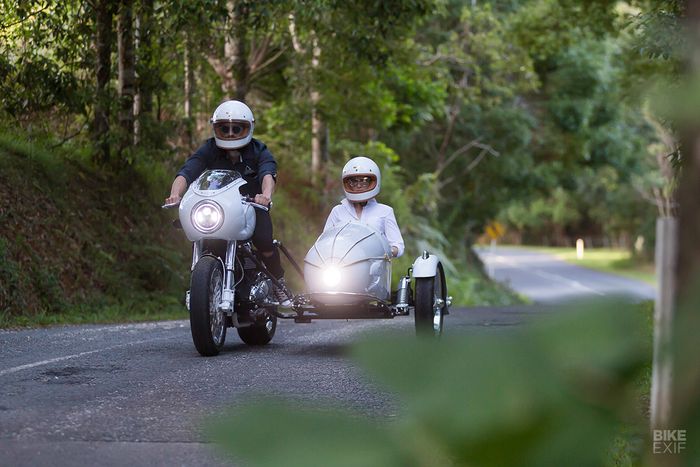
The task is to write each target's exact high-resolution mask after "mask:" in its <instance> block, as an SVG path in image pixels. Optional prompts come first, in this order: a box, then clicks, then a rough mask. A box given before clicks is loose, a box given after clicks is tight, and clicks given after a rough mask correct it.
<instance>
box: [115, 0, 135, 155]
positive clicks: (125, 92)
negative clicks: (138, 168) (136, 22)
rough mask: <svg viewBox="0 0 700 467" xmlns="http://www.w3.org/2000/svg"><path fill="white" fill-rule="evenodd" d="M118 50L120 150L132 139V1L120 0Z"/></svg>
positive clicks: (133, 80)
mask: <svg viewBox="0 0 700 467" xmlns="http://www.w3.org/2000/svg"><path fill="white" fill-rule="evenodd" d="M117 41H118V49H119V126H120V127H121V131H122V135H121V138H120V144H119V147H120V150H123V149H125V148H126V147H128V146H130V145H131V143H132V141H133V137H134V92H135V84H136V67H135V64H134V28H133V0H122V2H121V3H120V5H119V20H118V24H117Z"/></svg>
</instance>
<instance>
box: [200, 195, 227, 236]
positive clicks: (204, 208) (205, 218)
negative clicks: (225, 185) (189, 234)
mask: <svg viewBox="0 0 700 467" xmlns="http://www.w3.org/2000/svg"><path fill="white" fill-rule="evenodd" d="M223 223H224V210H223V209H221V206H219V205H218V204H217V203H215V202H214V201H208V200H207V201H201V202H199V203H197V204H196V205H195V206H194V208H192V225H194V228H195V229H197V230H199V231H200V232H202V233H212V232H215V231H216V230H217V229H219V227H221V225H222V224H223Z"/></svg>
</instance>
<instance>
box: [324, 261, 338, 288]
mask: <svg viewBox="0 0 700 467" xmlns="http://www.w3.org/2000/svg"><path fill="white" fill-rule="evenodd" d="M323 282H324V283H325V284H326V285H327V286H328V287H335V286H336V285H338V284H340V269H338V268H337V267H336V266H328V267H327V268H325V269H324V270H323Z"/></svg>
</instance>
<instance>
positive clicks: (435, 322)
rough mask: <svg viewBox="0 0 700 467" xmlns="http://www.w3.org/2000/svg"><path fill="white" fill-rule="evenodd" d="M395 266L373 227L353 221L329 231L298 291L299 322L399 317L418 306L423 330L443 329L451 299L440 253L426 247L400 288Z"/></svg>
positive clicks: (311, 256) (306, 263)
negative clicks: (394, 277) (303, 288)
mask: <svg viewBox="0 0 700 467" xmlns="http://www.w3.org/2000/svg"><path fill="white" fill-rule="evenodd" d="M391 267H392V254H391V247H390V246H389V243H388V242H387V240H386V237H384V236H383V235H382V234H381V233H379V232H377V231H376V230H374V229H373V228H372V227H370V226H368V225H366V224H363V223H360V222H350V223H347V224H345V225H342V226H338V227H335V228H333V229H330V230H328V231H326V232H324V233H323V234H321V235H320V236H319V237H318V239H317V240H316V242H315V243H314V245H313V246H312V247H311V249H310V250H309V252H308V253H307V254H306V257H305V258H304V280H305V283H306V291H305V293H303V294H299V295H296V296H295V300H294V306H293V311H294V312H295V315H294V319H295V321H296V322H310V321H311V320H312V319H373V318H393V317H395V316H400V315H408V314H410V312H411V311H414V315H415V318H416V329H417V330H419V331H424V330H425V331H430V332H432V333H435V334H440V333H441V332H442V327H443V317H444V315H446V314H448V306H449V304H450V299H449V297H448V296H447V287H446V284H445V275H444V270H443V267H442V264H441V263H440V261H439V258H438V257H437V256H435V255H430V254H429V253H428V252H424V253H423V255H422V256H420V257H418V258H417V259H416V261H415V262H414V263H413V266H412V267H411V268H410V269H409V271H408V275H407V276H404V277H402V278H401V280H400V281H399V284H398V290H397V291H396V292H395V293H392V289H391ZM412 279H413V280H414V281H415V288H414V287H412V284H411V281H412Z"/></svg>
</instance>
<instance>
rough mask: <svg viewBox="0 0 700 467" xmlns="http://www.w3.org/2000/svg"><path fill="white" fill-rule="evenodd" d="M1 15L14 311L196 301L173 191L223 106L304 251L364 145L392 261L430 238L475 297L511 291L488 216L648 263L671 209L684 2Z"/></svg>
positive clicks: (553, 240) (4, 237)
mask: <svg viewBox="0 0 700 467" xmlns="http://www.w3.org/2000/svg"><path fill="white" fill-rule="evenodd" d="M0 5H1V6H2V7H1V13H0V161H1V162H2V166H1V167H2V168H0V324H7V323H20V324H21V323H23V322H34V323H36V322H52V321H54V320H60V319H63V317H65V316H73V318H74V319H75V320H85V321H90V320H94V319H110V318H113V319H118V318H119V317H123V316H125V314H126V315H128V314H129V313H132V312H133V313H138V314H140V315H141V316H142V317H143V316H145V317H148V318H157V317H161V316H172V315H173V314H177V313H179V315H180V316H183V315H184V311H183V310H184V309H183V307H182V296H183V292H184V290H185V289H186V288H187V282H188V272H189V258H188V255H189V253H190V250H189V246H188V244H187V242H186V240H185V239H184V236H183V235H181V232H178V231H176V230H174V229H172V228H171V227H170V222H169V220H170V218H171V217H172V213H166V212H161V210H160V204H162V200H163V199H164V198H165V196H166V195H167V194H168V192H169V187H170V182H171V180H172V178H173V175H174V173H175V172H176V171H177V169H178V168H179V166H180V165H181V164H182V163H183V162H184V160H185V159H186V157H187V156H188V155H189V154H190V153H191V152H192V151H193V150H194V149H195V148H196V147H197V146H198V145H199V144H200V143H201V142H202V141H203V140H204V139H205V138H207V137H209V136H210V127H209V125H208V119H209V117H210V115H211V112H212V111H213V109H214V108H215V107H216V106H217V105H218V103H220V102H221V100H222V99H225V98H237V99H242V100H245V101H246V102H247V103H249V104H250V106H251V107H252V108H253V110H254V112H255V115H256V127H255V137H257V138H259V139H261V140H262V141H264V142H265V143H266V144H267V145H268V146H269V148H270V149H271V151H272V152H273V154H274V155H275V157H276V159H277V161H278V164H279V185H278V186H279V190H278V192H277V194H276V195H275V197H274V202H275V208H274V213H273V219H274V222H275V228H276V235H275V236H276V237H277V238H279V239H281V240H283V241H284V243H285V244H286V245H287V246H288V247H289V248H290V249H291V250H292V251H293V253H294V254H295V256H297V257H298V258H300V257H302V256H303V254H304V253H305V252H306V249H307V248H308V247H309V246H310V245H311V244H312V242H313V240H314V239H315V238H316V236H317V235H318V233H319V232H320V230H321V228H322V225H323V221H324V219H325V216H326V214H327V213H328V212H329V210H330V209H331V208H332V206H333V205H335V204H336V203H337V202H338V200H339V199H340V198H341V195H342V188H341V185H340V181H339V176H338V175H339V172H340V168H341V167H342V166H343V164H344V163H345V161H347V160H348V159H349V158H350V157H351V156H352V155H356V154H362V155H366V156H369V157H372V158H373V159H375V160H376V161H377V162H378V163H379V164H380V166H381V167H382V175H383V184H382V194H381V195H380V201H381V202H384V203H387V204H389V205H391V206H393V207H394V210H395V211H396V214H397V218H398V221H399V224H400V226H401V229H402V232H403V235H404V238H405V239H406V241H407V254H406V256H405V257H404V258H402V259H401V260H400V261H398V264H397V265H396V266H395V268H394V270H395V274H400V273H402V272H403V271H404V270H405V269H406V268H407V267H408V266H409V265H410V263H411V260H412V258H411V257H412V256H413V257H415V256H416V255H418V254H419V253H420V252H421V251H422V250H423V249H429V250H430V251H434V252H436V253H437V254H439V255H440V256H441V257H442V258H445V259H447V264H446V266H447V269H448V278H449V279H448V280H449V282H450V293H451V294H452V295H454V296H455V302H456V303H460V304H475V303H503V304H505V303H511V302H513V301H516V300H517V297H514V296H513V295H512V294H510V293H508V292H507V291H504V290H502V289H500V288H498V287H496V286H493V285H489V284H488V283H487V281H486V279H485V277H484V276H483V274H482V273H481V272H480V270H479V268H478V265H475V257H474V255H473V254H472V253H471V246H472V245H473V244H474V243H475V241H476V240H477V239H478V238H479V237H480V236H481V235H482V234H483V232H484V229H485V227H486V226H487V225H488V224H489V223H492V222H494V221H499V222H501V223H502V224H504V225H505V226H506V227H507V232H508V239H509V240H511V241H514V242H525V243H538V244H552V245H569V244H572V242H573V241H574V240H575V239H576V238H579V237H583V238H586V239H587V242H588V243H589V244H594V245H616V246H623V247H625V248H630V249H634V251H635V254H637V255H641V256H646V257H653V245H654V225H655V219H656V218H657V216H659V215H669V214H672V213H673V211H674V209H675V203H674V201H673V197H674V190H675V186H676V182H675V172H676V170H675V166H676V165H677V160H678V149H677V148H678V143H677V140H678V137H677V132H676V130H675V129H674V127H673V125H672V123H671V120H670V118H669V116H668V114H667V113H665V111H664V109H665V107H664V105H663V103H662V102H659V101H660V100H662V99H658V98H655V97H654V96H655V89H662V88H664V87H667V86H668V85H669V84H673V83H675V82H677V81H678V79H679V74H680V70H681V63H682V56H683V55H682V53H683V51H682V50H681V44H682V42H683V41H682V40H681V29H680V27H679V21H680V19H679V18H680V17H681V16H682V13H683V6H682V4H681V2H676V1H673V0H671V1H629V2H619V1H607V0H596V1H576V0H562V1H553V0H494V1H482V0H479V1H476V0H465V1H456V0H435V1H428V0H403V1H399V0H389V1H374V0H360V1H354V2H344V1H334V0H316V1H310V0H309V1H291V0H289V1H287V0H280V1H233V0H229V1H217V0H206V1H200V2H189V1H181V0H172V1H154V0H140V1H139V0H130V1H121V2H110V1H102V0H93V1H83V2H80V1H72V0H68V1H61V2H57V1H21V2H17V1H7V0H3V1H2V2H1V3H0ZM641 239H643V240H641ZM635 245H636V247H637V248H634V246H635ZM288 269H289V270H290V274H293V271H292V270H291V268H288ZM296 285H297V286H298V285H299V282H298V281H297V282H296Z"/></svg>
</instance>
